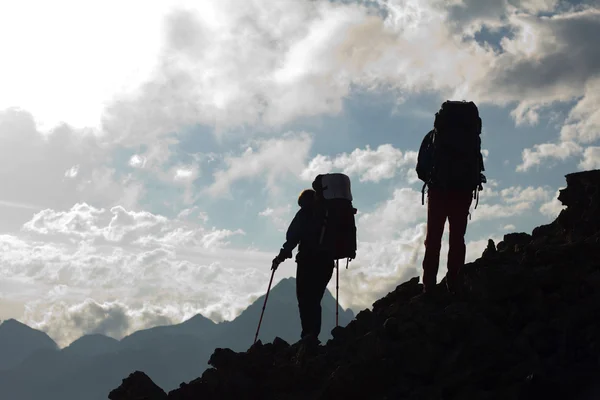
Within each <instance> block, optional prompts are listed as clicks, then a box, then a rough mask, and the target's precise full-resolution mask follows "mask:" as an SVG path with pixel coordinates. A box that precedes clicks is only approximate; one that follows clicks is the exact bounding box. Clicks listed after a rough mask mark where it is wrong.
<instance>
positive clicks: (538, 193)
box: [472, 182, 550, 222]
mask: <svg viewBox="0 0 600 400" xmlns="http://www.w3.org/2000/svg"><path fill="white" fill-rule="evenodd" d="M492 187H497V183H496V182H493V183H492ZM498 198H499V199H498ZM549 198H550V191H549V189H548V188H545V187H533V186H528V187H526V188H523V187H521V186H511V187H508V188H506V189H501V190H500V191H494V190H493V189H491V188H487V191H486V189H484V190H483V191H482V192H481V193H480V199H481V200H480V203H479V205H478V207H477V209H476V210H473V211H472V221H473V222H476V221H485V220H492V219H499V218H509V217H515V216H518V215H522V214H524V213H525V212H526V211H528V210H531V208H532V207H534V205H535V204H537V203H540V202H543V201H545V200H548V199H549ZM494 199H498V200H499V202H498V203H495V204H492V203H491V202H492V201H493V200H494Z"/></svg>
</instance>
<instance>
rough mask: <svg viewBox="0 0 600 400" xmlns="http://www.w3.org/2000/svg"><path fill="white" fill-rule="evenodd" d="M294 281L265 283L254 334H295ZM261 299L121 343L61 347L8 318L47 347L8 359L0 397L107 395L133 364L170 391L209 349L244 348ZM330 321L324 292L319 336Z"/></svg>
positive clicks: (63, 399) (92, 339)
mask: <svg viewBox="0 0 600 400" xmlns="http://www.w3.org/2000/svg"><path fill="white" fill-rule="evenodd" d="M295 282H296V280H295V279H294V278H286V279H282V280H281V281H280V282H278V283H277V284H276V285H274V286H273V287H272V288H271V293H270V294H269V299H268V303H267V306H266V310H265V315H264V317H263V322H262V325H261V329H260V335H259V337H260V339H261V340H263V341H268V340H273V339H274V338H275V337H283V338H285V339H286V340H289V341H290V342H296V341H297V340H298V339H299V338H300V321H299V317H298V306H297V301H296V285H295ZM264 298H265V295H263V296H261V297H259V298H258V299H257V300H256V301H254V302H253V303H252V304H251V305H250V306H249V307H248V308H246V309H245V310H244V311H243V312H242V313H241V314H240V315H239V316H238V317H237V318H235V319H234V320H232V321H226V322H222V323H218V324H216V323H214V322H213V321H211V320H209V319H208V318H206V317H204V316H202V315H199V314H198V315H195V316H194V317H192V318H190V319H188V320H186V321H184V322H182V323H179V324H175V325H165V326H157V327H153V328H150V329H144V330H140V331H137V332H134V333H132V334H131V335H129V336H126V337H124V338H123V339H122V340H120V341H118V340H115V339H112V338H109V337H107V336H104V335H98V334H92V335H85V336H83V337H81V338H79V339H77V340H75V341H74V342H73V343H71V344H70V345H69V346H67V347H65V348H64V349H62V350H59V349H58V348H57V346H56V344H55V343H54V342H53V341H52V340H51V339H50V338H49V337H48V336H47V335H46V334H45V333H43V332H39V331H36V330H34V329H31V328H29V327H27V325H24V324H21V323H19V322H17V321H14V320H13V322H10V323H9V327H10V325H16V326H18V327H19V328H18V329H19V330H24V331H27V332H29V333H30V334H32V333H33V334H35V335H34V336H36V337H43V338H47V340H50V345H49V346H46V347H45V348H40V346H38V347H36V349H37V350H33V351H28V352H23V353H22V355H21V357H20V358H19V359H18V360H17V361H18V362H16V361H13V362H12V363H11V364H10V369H8V368H7V370H5V371H2V372H0V398H2V399H4V398H6V399H11V400H33V399H36V400H37V399H40V398H43V399H45V400H80V399H86V400H106V398H107V393H108V392H109V391H110V390H111V389H112V388H114V387H116V386H118V385H119V384H120V383H121V381H122V379H123V376H127V375H128V374H129V373H130V372H131V371H135V370H141V371H144V372H145V373H146V374H147V375H148V376H149V377H150V378H151V379H152V380H153V381H154V382H156V383H157V384H158V385H160V386H161V387H163V388H165V389H168V390H170V389H175V388H177V387H179V385H180V384H181V383H182V382H186V381H189V380H191V379H193V378H195V377H197V376H198V375H199V374H202V372H203V371H204V370H205V369H206V368H208V367H209V365H208V360H209V357H210V355H211V354H212V353H213V351H214V350H215V348H217V347H230V348H237V349H244V350H245V349H247V348H248V347H249V346H250V345H251V344H252V343H253V340H254V335H255V333H256V328H257V325H258V320H259V318H260V313H261V310H262V307H263V303H264ZM353 317H354V314H353V313H352V311H351V310H343V309H342V308H341V307H340V310H339V321H340V325H346V324H347V323H349V322H350V321H351V320H352V319H353ZM334 325H335V298H334V297H333V296H332V295H331V293H330V292H329V291H326V293H325V296H324V298H323V329H322V335H321V340H327V339H329V338H331V334H330V331H331V329H332V328H333V327H334ZM5 329H6V328H5ZM10 331H11V332H12V331H16V328H11V329H10ZM0 332H2V327H1V326H0ZM6 337H8V336H6ZM11 338H12V342H10V343H11V345H10V346H12V347H17V348H26V346H24V345H21V344H19V343H18V340H19V336H18V335H17V334H13V335H12V336H11ZM4 344H6V345H7V347H10V346H8V344H9V341H6V343H5V341H2V342H0V346H3V345H4ZM0 348H3V347H0ZM13 359H15V358H14V357H13ZM7 365H8V363H7Z"/></svg>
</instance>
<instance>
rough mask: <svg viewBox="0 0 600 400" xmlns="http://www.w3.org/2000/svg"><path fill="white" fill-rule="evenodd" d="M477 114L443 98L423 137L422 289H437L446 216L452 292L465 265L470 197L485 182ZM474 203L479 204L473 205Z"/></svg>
mask: <svg viewBox="0 0 600 400" xmlns="http://www.w3.org/2000/svg"><path fill="white" fill-rule="evenodd" d="M480 134H481V118H480V117H479V111H478V110H477V106H476V105H475V104H474V103H473V102H464V101H463V102H454V101H447V102H444V104H442V108H441V109H440V111H439V112H438V113H436V116H435V122H434V129H433V130H431V131H430V132H429V133H428V134H427V135H426V136H425V138H424V139H423V142H422V144H421V148H420V150H419V160H418V163H417V174H418V176H419V179H421V180H422V181H423V182H425V184H424V185H423V193H425V187H426V186H427V187H428V192H427V234H426V238H425V257H424V259H423V290H424V292H425V293H428V292H431V290H432V289H434V288H435V285H436V280H437V273H438V269H439V262H440V250H441V247H442V236H443V234H444V225H445V224H446V219H447V220H448V222H449V225H450V227H449V228H450V240H449V245H450V246H449V247H450V249H449V251H448V264H447V265H448V273H447V274H446V285H447V288H448V290H449V291H450V292H454V291H455V290H456V286H457V279H456V278H457V276H458V273H459V272H460V269H461V267H462V266H463V265H464V263H465V255H466V245H465V233H466V230H467V219H468V217H469V209H470V207H471V204H472V201H473V199H475V198H476V199H477V200H479V196H478V194H479V191H480V190H482V189H483V186H482V183H485V182H486V179H485V176H484V175H483V174H482V171H484V170H485V168H484V165H483V156H482V155H481V137H480ZM475 207H477V204H476V205H475Z"/></svg>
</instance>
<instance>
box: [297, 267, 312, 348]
mask: <svg viewBox="0 0 600 400" xmlns="http://www.w3.org/2000/svg"><path fill="white" fill-rule="evenodd" d="M310 286H311V276H310V264H309V263H307V262H306V261H298V263H297V266H296V298H297V299H298V311H299V313H300V325H301V326H302V332H301V333H300V337H301V338H303V337H304V336H306V334H307V333H308V332H309V331H310Z"/></svg>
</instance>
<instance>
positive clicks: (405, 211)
mask: <svg viewBox="0 0 600 400" xmlns="http://www.w3.org/2000/svg"><path fill="white" fill-rule="evenodd" d="M426 210H427V208H426V206H423V205H422V204H421V193H420V192H417V191H415V190H412V189H410V188H401V189H396V190H394V193H393V196H392V198H391V199H389V200H387V201H385V202H383V203H382V204H380V205H379V206H378V207H377V208H376V209H375V210H373V211H372V212H368V213H363V214H361V215H359V217H358V219H357V222H356V224H357V229H358V231H359V232H358V235H359V240H361V241H372V240H377V239H378V238H382V237H385V238H390V239H393V238H395V235H396V233H400V232H402V227H409V226H414V224H415V223H416V222H418V221H419V220H423V219H425V218H426V216H427V211H426Z"/></svg>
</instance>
